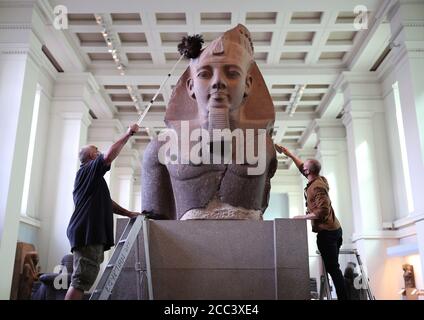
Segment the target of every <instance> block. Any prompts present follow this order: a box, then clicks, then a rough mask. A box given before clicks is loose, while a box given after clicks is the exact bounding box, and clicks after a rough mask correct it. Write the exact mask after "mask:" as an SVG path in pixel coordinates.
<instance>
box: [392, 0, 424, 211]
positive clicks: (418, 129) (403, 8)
mask: <svg viewBox="0 0 424 320" xmlns="http://www.w3.org/2000/svg"><path fill="white" fill-rule="evenodd" d="M420 10H421V11H420ZM422 10H424V3H422V2H421V3H404V2H403V1H401V2H400V5H399V6H396V7H395V8H394V9H393V10H392V12H391V17H390V24H391V29H392V35H393V38H394V40H393V43H394V45H395V47H394V48H393V53H392V64H394V65H396V68H395V69H394V77H395V78H394V79H393V80H392V81H398V87H399V98H400V107H401V110H402V118H403V128H404V133H405V142H406V154H407V162H408V169H409V176H410V189H411V193H412V195H411V196H412V207H413V208H412V210H410V215H422V214H424V197H423V196H422V181H423V180H424V165H423V163H424V157H423V152H424V54H423V52H424V36H423V35H424V17H423V15H422V12H423V11H422ZM418 144H420V146H421V148H420V147H418Z"/></svg>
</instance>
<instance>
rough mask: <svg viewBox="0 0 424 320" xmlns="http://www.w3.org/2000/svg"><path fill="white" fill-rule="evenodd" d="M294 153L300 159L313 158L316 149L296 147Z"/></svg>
mask: <svg viewBox="0 0 424 320" xmlns="http://www.w3.org/2000/svg"><path fill="white" fill-rule="evenodd" d="M296 154H297V155H298V156H299V157H300V158H302V159H303V158H305V159H306V158H315V157H316V155H317V149H314V148H303V149H297V150H296Z"/></svg>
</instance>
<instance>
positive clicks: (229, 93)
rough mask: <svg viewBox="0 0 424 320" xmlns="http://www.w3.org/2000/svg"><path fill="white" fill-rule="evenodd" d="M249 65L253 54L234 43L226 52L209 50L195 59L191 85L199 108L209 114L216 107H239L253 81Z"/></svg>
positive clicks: (232, 109) (190, 91) (203, 113)
mask: <svg viewBox="0 0 424 320" xmlns="http://www.w3.org/2000/svg"><path fill="white" fill-rule="evenodd" d="M249 67H250V59H249V57H248V56H247V55H246V54H245V53H244V52H243V50H242V49H241V48H240V47H239V46H237V45H231V44H230V45H229V46H228V49H226V52H225V54H222V55H213V54H208V53H205V54H203V55H201V56H200V58H199V59H198V60H197V61H195V62H193V63H192V65H191V78H190V79H189V80H188V81H187V88H188V91H189V94H190V96H192V97H194V99H196V102H197V104H198V107H199V112H200V113H201V114H202V115H203V116H206V115H207V114H208V113H209V112H210V110H211V109H212V108H227V109H228V110H229V111H230V112H231V111H234V110H236V109H238V108H239V107H240V106H241V104H242V101H243V97H244V95H245V94H248V93H249V90H250V88H251V85H252V77H251V76H250V74H249Z"/></svg>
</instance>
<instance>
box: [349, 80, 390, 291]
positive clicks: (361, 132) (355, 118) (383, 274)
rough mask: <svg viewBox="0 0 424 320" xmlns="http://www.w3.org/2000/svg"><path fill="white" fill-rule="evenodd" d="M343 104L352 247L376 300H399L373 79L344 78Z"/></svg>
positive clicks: (379, 107) (380, 103) (386, 171)
mask: <svg viewBox="0 0 424 320" xmlns="http://www.w3.org/2000/svg"><path fill="white" fill-rule="evenodd" d="M344 77H345V78H344V83H343V85H342V90H343V93H344V99H345V105H344V114H343V123H344V124H345V126H346V134H347V148H348V162H349V174H350V181H351V191H352V209H353V220H354V230H353V239H352V240H353V242H354V243H355V246H356V248H357V249H358V250H359V253H360V254H361V256H362V260H363V262H364V265H365V268H366V269H367V271H368V274H369V277H370V279H371V287H372V289H373V291H374V293H375V295H376V297H377V299H396V298H397V283H396V282H389V281H387V279H389V278H391V277H393V274H394V272H395V268H396V266H395V264H394V263H393V261H390V260H389V259H387V258H386V249H387V247H388V246H392V245H395V244H396V243H397V242H398V241H397V239H396V237H395V234H394V232H393V231H383V221H387V220H389V221H390V220H391V219H393V216H394V201H393V198H394V196H393V189H392V187H391V186H392V178H391V171H390V164H389V163H388V161H387V159H389V152H388V146H387V134H386V132H387V131H386V130H387V128H386V126H385V117H384V113H383V111H384V104H383V101H382V98H381V96H380V95H381V93H380V92H381V88H380V84H379V82H378V81H377V79H376V78H375V77H374V75H371V74H351V73H345V75H344Z"/></svg>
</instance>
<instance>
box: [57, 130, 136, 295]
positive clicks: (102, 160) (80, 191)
mask: <svg viewBox="0 0 424 320" xmlns="http://www.w3.org/2000/svg"><path fill="white" fill-rule="evenodd" d="M138 130H139V127H138V125H137V124H133V125H131V126H130V127H129V128H128V130H127V132H126V133H125V134H124V135H123V136H122V137H121V138H120V139H119V140H118V141H117V142H115V143H114V144H113V145H112V146H111V147H110V148H109V150H108V151H107V152H106V153H105V154H104V155H103V154H101V153H100V152H99V151H98V149H97V147H96V146H93V145H89V146H85V147H83V148H82V149H81V150H80V153H79V158H80V161H81V167H80V169H79V170H78V172H77V175H76V178H75V183H74V191H73V197H74V204H75V210H74V213H73V215H72V217H71V220H70V222H69V225H68V230H67V236H68V238H69V242H70V244H71V251H72V252H73V254H74V271H73V273H72V278H71V285H70V287H69V289H68V292H67V293H66V297H65V299H66V300H78V299H79V300H80V299H82V298H83V296H84V291H88V290H89V289H90V287H91V286H92V285H93V283H94V281H95V280H96V277H97V274H98V273H99V269H100V264H101V263H102V262H103V253H104V251H107V250H109V249H110V247H112V246H113V245H114V239H113V213H116V214H119V215H123V216H127V217H129V218H134V217H136V216H137V215H138V214H139V213H138V212H131V211H128V210H126V209H124V208H122V207H120V206H119V205H118V204H117V203H116V202H114V201H113V200H112V199H111V198H110V193H109V188H108V186H107V184H106V181H105V179H104V178H103V176H104V174H105V173H106V172H107V171H109V170H110V165H111V163H112V161H113V160H115V159H116V157H117V156H118V154H119V153H120V152H121V150H122V148H123V147H124V145H125V144H126V143H127V141H128V139H129V138H130V137H131V136H132V135H133V134H134V133H136V132H137V131H138Z"/></svg>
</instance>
